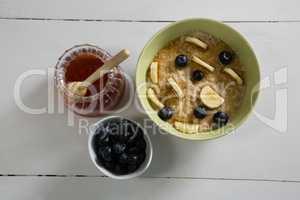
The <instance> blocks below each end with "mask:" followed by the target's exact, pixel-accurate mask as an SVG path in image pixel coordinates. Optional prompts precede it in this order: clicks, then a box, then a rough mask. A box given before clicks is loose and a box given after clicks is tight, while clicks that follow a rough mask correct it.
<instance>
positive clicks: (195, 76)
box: [192, 70, 204, 81]
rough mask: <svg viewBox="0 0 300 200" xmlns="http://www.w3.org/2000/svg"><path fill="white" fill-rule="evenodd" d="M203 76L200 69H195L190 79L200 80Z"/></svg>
mask: <svg viewBox="0 0 300 200" xmlns="http://www.w3.org/2000/svg"><path fill="white" fill-rule="evenodd" d="M203 77H204V74H203V72H202V71H200V70H195V71H193V73H192V81H201V80H202V79H203Z"/></svg>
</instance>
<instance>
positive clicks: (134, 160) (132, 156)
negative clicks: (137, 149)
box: [128, 154, 139, 165]
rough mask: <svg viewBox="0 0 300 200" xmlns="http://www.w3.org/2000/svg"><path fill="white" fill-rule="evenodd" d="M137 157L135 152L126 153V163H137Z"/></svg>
mask: <svg viewBox="0 0 300 200" xmlns="http://www.w3.org/2000/svg"><path fill="white" fill-rule="evenodd" d="M138 160H139V157H138V156H137V155H135V154H129V155H128V164H131V165H135V164H136V163H138Z"/></svg>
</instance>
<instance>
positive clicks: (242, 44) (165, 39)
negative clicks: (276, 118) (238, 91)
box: [136, 18, 260, 140]
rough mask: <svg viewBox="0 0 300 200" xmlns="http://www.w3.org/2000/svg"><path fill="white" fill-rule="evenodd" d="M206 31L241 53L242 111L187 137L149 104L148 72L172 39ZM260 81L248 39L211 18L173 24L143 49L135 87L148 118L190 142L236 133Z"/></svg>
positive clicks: (256, 93)
mask: <svg viewBox="0 0 300 200" xmlns="http://www.w3.org/2000/svg"><path fill="white" fill-rule="evenodd" d="M192 31H203V32H206V33H209V34H211V35H213V36H215V37H217V38H219V39H221V40H223V41H224V42H226V43H227V44H228V45H229V46H230V47H231V48H232V49H233V50H234V51H235V52H236V54H238V56H239V58H240V60H241V63H242V64H243V67H244V69H245V77H244V79H245V80H244V81H245V84H246V92H245V96H244V99H243V101H242V104H241V107H240V109H239V111H238V112H237V113H236V115H235V117H234V118H233V119H231V121H230V122H231V123H229V124H228V125H226V126H224V127H222V128H219V129H215V130H211V131H207V132H200V133H197V134H186V133H182V132H180V131H177V130H176V129H175V128H174V127H173V126H172V125H171V124H169V123H167V122H165V121H163V120H161V119H160V118H159V117H158V115H157V111H155V110H154V109H153V108H152V106H151V105H150V103H149V101H148V99H147V96H146V89H147V88H146V84H145V83H146V72H147V69H148V67H149V65H150V63H151V62H152V60H153V58H154V56H155V55H156V53H157V52H158V51H159V50H160V49H161V48H163V47H165V46H166V45H167V44H168V43H169V42H170V41H171V40H173V39H175V38H177V37H179V36H181V35H183V34H186V33H189V32H192ZM259 82H260V72H259V64H258V61H257V58H256V56H255V54H254V51H253V49H252V48H251V46H250V45H249V43H248V42H247V40H246V39H245V38H244V37H243V36H242V35H241V34H240V33H238V32H237V31H236V30H234V29H233V28H231V27H230V26H227V25H225V24H223V23H221V22H218V21H214V20H210V19H200V18H195V19H186V20H182V21H178V22H175V23H172V24H170V25H168V26H166V27H165V28H163V29H161V30H160V31H159V32H158V33H156V34H155V35H154V36H153V37H152V39H150V41H148V43H147V44H146V46H145V47H144V49H143V50H142V52H141V54H140V57H139V59H138V63H137V70H136V86H137V94H138V96H139V99H140V102H141V104H142V106H143V108H144V109H145V111H146V113H147V115H148V116H149V117H150V119H151V120H153V121H154V122H155V123H156V124H157V125H158V126H159V127H160V128H161V129H163V130H164V131H166V132H168V133H170V134H172V135H175V136H178V137H181V138H184V139H189V140H208V139H213V138H217V137H220V136H223V135H226V134H228V133H230V132H233V131H234V130H235V129H236V128H237V127H239V126H240V125H241V124H242V123H243V122H244V121H245V120H246V119H247V117H248V116H249V114H250V113H251V110H252V109H253V107H254V104H255V102H256V100H257V97H258V89H259Z"/></svg>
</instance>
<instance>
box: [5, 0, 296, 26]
mask: <svg viewBox="0 0 300 200" xmlns="http://www.w3.org/2000/svg"><path fill="white" fill-rule="evenodd" d="M298 8H299V4H298V0H285V1H283V0H263V1H258V0H257V1H240V0H226V1H218V0H209V1H207V0H182V1H174V0H152V1H148V0H138V1H137V0H123V1H119V0H108V1H103V0H102V1H99V0H86V1H73V0H63V1H62V0H51V1H48V0H26V1H19V0H1V1H0V16H1V17H10V18H14V17H21V18H22V17H25V18H28V17H30V18H57V19H100V20H102V19H109V20H111V19H113V20H150V21H152V20H178V19H182V18H187V17H206V18H215V19H219V20H235V21H236V20H237V21H240V20H242V21H261V20H263V21H270V20H271V21H274V20H275V21H278V20H288V21H290V20H293V21H294V20H300V13H299V11H298Z"/></svg>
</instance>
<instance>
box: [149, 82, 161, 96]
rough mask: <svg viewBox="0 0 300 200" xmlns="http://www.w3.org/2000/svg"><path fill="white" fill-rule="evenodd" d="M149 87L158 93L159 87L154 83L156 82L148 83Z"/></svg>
mask: <svg viewBox="0 0 300 200" xmlns="http://www.w3.org/2000/svg"><path fill="white" fill-rule="evenodd" d="M150 88H152V89H153V90H154V92H155V94H159V93H160V88H159V86H158V85H156V84H151V85H150Z"/></svg>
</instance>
